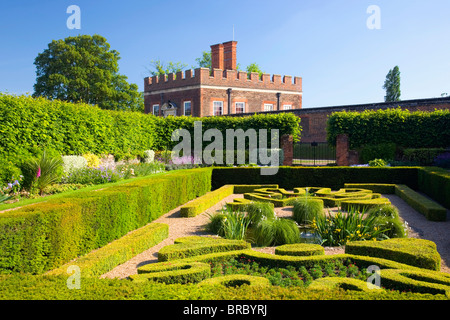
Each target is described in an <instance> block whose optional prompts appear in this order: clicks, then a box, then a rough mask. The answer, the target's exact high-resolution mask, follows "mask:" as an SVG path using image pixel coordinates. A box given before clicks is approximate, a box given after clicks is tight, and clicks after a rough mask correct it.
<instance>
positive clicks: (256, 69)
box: [246, 63, 264, 79]
mask: <svg viewBox="0 0 450 320" xmlns="http://www.w3.org/2000/svg"><path fill="white" fill-rule="evenodd" d="M246 71H247V76H248V78H249V79H250V74H251V73H252V72H258V74H259V77H261V76H262V75H263V73H264V71H262V70H261V68H260V67H259V65H257V64H256V63H251V64H249V65H248V66H247V69H246Z"/></svg>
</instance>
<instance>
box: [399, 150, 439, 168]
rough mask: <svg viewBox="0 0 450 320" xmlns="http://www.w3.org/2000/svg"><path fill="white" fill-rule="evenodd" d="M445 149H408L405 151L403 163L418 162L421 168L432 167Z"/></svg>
mask: <svg viewBox="0 0 450 320" xmlns="http://www.w3.org/2000/svg"><path fill="white" fill-rule="evenodd" d="M443 152H445V149H444V148H406V149H404V150H403V161H410V162H416V163H418V164H419V165H420V166H430V165H432V164H433V160H434V159H435V158H436V157H437V156H438V155H439V154H441V153H443Z"/></svg>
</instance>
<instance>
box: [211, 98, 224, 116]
mask: <svg viewBox="0 0 450 320" xmlns="http://www.w3.org/2000/svg"><path fill="white" fill-rule="evenodd" d="M222 114H223V101H214V102H213V115H215V116H221V115H222Z"/></svg>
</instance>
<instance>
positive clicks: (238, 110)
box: [235, 102, 245, 113]
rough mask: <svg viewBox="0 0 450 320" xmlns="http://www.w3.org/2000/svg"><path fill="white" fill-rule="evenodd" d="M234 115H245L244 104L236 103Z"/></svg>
mask: <svg viewBox="0 0 450 320" xmlns="http://www.w3.org/2000/svg"><path fill="white" fill-rule="evenodd" d="M235 106H236V113H245V102H236V103H235Z"/></svg>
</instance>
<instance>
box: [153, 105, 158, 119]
mask: <svg viewBox="0 0 450 320" xmlns="http://www.w3.org/2000/svg"><path fill="white" fill-rule="evenodd" d="M155 107H158V114H155ZM152 114H153V115H154V116H159V104H154V105H152Z"/></svg>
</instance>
